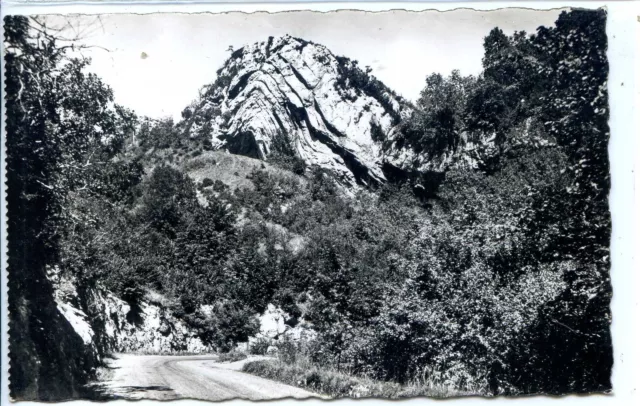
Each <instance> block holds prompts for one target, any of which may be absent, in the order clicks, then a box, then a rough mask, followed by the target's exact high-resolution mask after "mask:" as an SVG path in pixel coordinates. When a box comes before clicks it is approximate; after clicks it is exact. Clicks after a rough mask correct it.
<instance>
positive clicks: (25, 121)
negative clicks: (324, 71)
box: [4, 10, 613, 395]
mask: <svg viewBox="0 0 640 406" xmlns="http://www.w3.org/2000/svg"><path fill="white" fill-rule="evenodd" d="M4 24H5V43H6V49H7V52H6V55H5V67H6V81H5V90H6V109H7V121H6V134H7V137H6V151H7V156H6V164H7V190H8V193H7V205H8V236H9V238H8V243H9V247H8V250H9V251H8V252H9V253H10V255H9V257H8V272H9V295H10V296H9V309H10V314H11V319H10V328H11V331H12V334H11V336H10V345H11V374H12V381H11V385H12V386H11V390H12V393H18V394H19V393H23V392H25V391H28V390H29V387H30V385H31V384H30V382H31V381H32V380H33V376H32V375H33V374H36V375H39V376H41V377H44V376H49V377H54V376H55V375H59V376H58V377H56V378H55V379H57V381H56V382H58V384H57V385H59V382H60V380H65V379H66V381H65V382H82V381H83V380H86V376H85V375H84V374H83V373H80V372H78V371H88V370H91V368H93V367H94V366H95V364H96V361H95V360H92V358H91V356H90V355H88V354H77V353H75V350H74V348H77V346H78V344H77V343H74V342H68V343H67V341H64V340H63V341H61V342H60V343H61V344H59V345H57V346H56V348H57V349H56V350H52V349H50V346H51V343H52V342H53V341H55V340H57V338H56V337H58V335H69V334H70V333H69V332H68V327H65V325H64V321H63V320H60V316H59V315H58V316H56V315H55V314H54V313H55V311H54V306H53V305H52V303H53V302H52V299H51V295H52V288H51V286H50V284H49V283H48V281H47V278H46V274H47V269H49V268H51V267H57V268H59V269H60V270H61V272H63V273H65V274H67V275H69V277H71V278H73V279H74V280H76V281H77V283H78V286H80V287H82V289H90V288H91V287H94V286H101V287H104V288H105V289H108V290H109V291H111V292H113V293H114V294H115V295H117V296H118V297H120V298H122V299H123V300H125V301H126V302H128V303H130V304H131V305H132V309H135V305H136V304H137V303H140V301H142V300H145V298H146V297H148V295H149V294H150V292H153V293H155V294H157V295H160V296H161V297H163V298H164V301H163V305H164V306H166V307H167V309H169V310H170V312H171V313H172V314H173V315H175V317H177V318H180V319H182V320H184V321H185V322H186V323H187V324H188V325H190V326H191V327H193V328H194V329H197V331H198V332H199V335H200V337H201V338H202V339H203V340H204V341H206V342H207V343H210V344H211V345H213V346H214V347H215V348H217V349H218V351H220V352H229V351H233V350H234V348H235V347H236V346H237V344H238V343H241V342H246V341H247V340H248V339H249V337H251V336H253V335H255V334H256V333H257V331H258V328H259V323H258V319H257V315H259V314H260V313H262V312H264V311H265V309H266V308H267V306H268V305H269V304H273V305H275V306H277V307H279V308H281V309H283V310H284V311H285V312H287V314H288V315H289V316H290V317H289V318H288V320H287V323H288V324H289V325H290V326H291V327H292V328H293V327H296V326H299V325H304V326H307V327H309V326H310V327H309V328H311V329H312V330H313V332H314V334H313V335H312V336H310V338H308V339H305V340H297V341H296V340H293V341H292V340H286V339H282V340H281V341H280V342H278V343H276V347H278V348H279V356H280V359H281V361H282V362H283V363H284V364H289V365H294V364H296V363H299V362H301V360H304V362H306V363H308V364H309V365H314V366H319V367H327V368H331V369H333V370H337V371H343V372H345V373H348V374H351V375H354V376H362V377H366V378H369V379H373V380H376V381H383V382H394V383H398V384H401V385H404V384H409V383H412V382H416V380H419V379H421V378H422V379H425V377H428V379H429V380H430V381H431V382H440V383H446V384H447V385H449V386H452V387H455V388H457V389H459V390H460V391H462V392H464V391H468V392H477V393H481V394H485V395H503V394H504V395H520V394H534V393H557V394H559V393H566V392H579V393H585V392H593V391H607V390H610V389H611V383H610V373H611V366H612V363H613V357H612V350H611V337H610V333H609V325H610V322H611V315H610V311H609V302H610V299H611V286H610V281H609V268H610V258H609V239H610V229H611V220H610V214H609V209H608V202H607V199H608V193H609V185H610V178H609V161H608V155H607V145H608V141H609V126H608V119H609V106H608V98H607V76H608V62H607V56H606V50H607V37H606V33H605V24H606V12H605V11H602V10H597V11H594V10H572V11H570V12H562V14H561V15H560V16H559V18H558V20H557V22H556V24H555V26H553V27H540V28H539V29H538V30H537V32H535V33H525V32H515V33H512V34H508V33H504V32H502V31H501V30H500V29H498V28H496V29H493V30H492V31H491V32H489V33H487V35H486V37H485V38H484V57H483V60H482V65H483V71H482V73H481V74H479V75H477V76H463V75H461V74H460V72H458V71H453V72H451V74H450V75H448V76H445V75H441V74H431V75H429V76H427V77H426V79H425V86H424V89H423V90H422V91H421V95H420V98H419V99H418V100H417V101H415V110H414V111H413V113H412V114H411V115H410V116H409V117H406V118H401V117H398V118H397V119H398V125H397V128H398V131H397V133H396V134H395V135H394V136H393V137H389V136H387V135H386V134H380V133H379V134H377V137H379V138H380V139H381V140H382V142H383V144H384V146H385V148H387V149H393V148H406V149H410V150H411V151H413V153H414V154H415V155H416V156H418V157H420V159H421V160H423V161H424V160H426V161H428V160H431V159H441V158H442V157H443V156H446V157H450V158H449V159H450V162H452V164H450V165H449V166H448V167H447V168H445V169H444V170H442V171H440V172H438V173H432V174H431V175H434V176H435V175H437V176H435V178H436V179H438V180H437V181H436V182H431V183H428V184H425V185H416V178H415V177H411V176H409V175H407V176H406V177H405V178H402V177H399V178H396V179H394V181H393V182H388V183H386V184H383V185H380V186H371V187H368V188H357V189H348V188H345V187H344V186H343V185H342V184H341V183H340V182H339V181H338V180H337V179H335V178H334V176H333V174H332V173H331V172H329V171H326V170H322V169H320V168H315V167H307V166H305V163H304V161H302V160H301V159H300V158H299V157H297V156H295V153H294V150H293V148H292V147H291V143H292V140H291V139H290V137H289V135H288V134H285V133H282V134H280V135H279V138H278V140H277V141H276V142H275V145H276V148H275V149H274V152H273V153H272V154H271V155H270V156H268V157H267V158H266V160H265V161H264V162H263V163H262V164H261V167H259V168H254V169H252V170H250V171H248V173H247V174H246V176H244V180H243V181H242V182H239V183H238V184H237V185H235V184H233V182H231V183H230V182H224V181H222V180H220V179H213V178H211V177H204V178H200V179H198V178H197V177H194V176H192V174H193V173H194V171H197V170H200V169H203V168H206V167H208V166H211V165H216V161H217V160H218V161H219V160H220V157H221V156H222V154H221V153H219V152H218V151H213V150H212V148H211V146H210V142H209V139H208V134H206V132H204V133H203V134H202V136H200V137H186V136H185V135H184V127H183V126H182V125H181V123H174V122H173V121H172V120H171V119H159V120H157V119H149V118H146V117H139V116H137V115H136V114H135V112H133V111H130V110H128V109H126V108H124V107H122V106H120V105H119V104H117V101H116V100H114V95H113V92H112V90H111V89H110V88H109V86H108V85H106V84H105V83H104V82H103V81H102V80H101V79H100V78H99V77H97V76H95V75H94V74H90V73H87V72H86V69H85V68H86V66H87V65H88V64H90V60H88V59H83V58H79V57H76V56H71V55H70V52H69V47H68V46H67V45H65V44H64V43H61V41H60V40H59V38H57V37H56V35H55V33H53V34H52V33H50V32H47V31H46V30H44V29H42V28H43V27H41V26H40V25H38V24H37V21H35V22H34V20H33V19H27V18H25V17H21V16H9V17H7V18H6V19H5V21H4ZM343 69H344V71H345V75H356V76H358V75H362V74H363V72H362V71H361V70H359V68H350V69H347V68H343ZM376 83H377V82H376ZM469 146H473V147H474V148H473V151H474V154H476V155H475V156H474V158H475V159H476V161H477V162H479V163H480V164H479V165H477V166H475V167H470V166H466V165H464V164H458V163H459V162H462V161H463V160H464V157H465V151H466V150H468V147H469ZM416 170H418V169H417V168H416ZM425 188H427V189H428V190H427V192H426V193H424V192H419V190H423V189H425ZM203 306H206V307H207V308H209V309H212V310H211V311H209V312H203V311H202V309H203ZM34 320H40V323H43V322H44V323H45V324H48V325H47V328H48V329H49V330H51V331H55V332H56V333H55V334H53V333H46V332H41V331H39V330H38V325H35V324H34V323H36V322H35V321H34ZM56 334H58V335H56ZM254 347H255V348H253V349H252V351H254V352H256V353H264V352H265V351H266V348H263V347H261V346H260V345H255V346H254ZM37 362H39V364H37ZM61 362H65V363H66V364H67V365H68V366H69V369H70V370H69V372H60V369H59V368H58V366H59V363H61ZM30 368H32V369H33V370H35V371H36V372H33V371H32V370H30ZM52 379H53V378H52ZM42 380H43V381H44V379H42ZM51 390H53V389H51ZM56 391H60V388H59V387H57V388H56Z"/></svg>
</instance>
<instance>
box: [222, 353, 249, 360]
mask: <svg viewBox="0 0 640 406" xmlns="http://www.w3.org/2000/svg"><path fill="white" fill-rule="evenodd" d="M246 358H247V354H245V353H243V352H240V351H230V352H227V353H222V354H220V355H218V361H219V362H236V361H241V360H243V359H246Z"/></svg>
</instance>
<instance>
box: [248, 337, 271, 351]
mask: <svg viewBox="0 0 640 406" xmlns="http://www.w3.org/2000/svg"><path fill="white" fill-rule="evenodd" d="M270 346H271V340H269V339H268V338H265V337H260V338H257V339H256V340H254V341H253V342H252V343H251V344H249V354H254V355H266V354H267V350H268V349H269V347H270Z"/></svg>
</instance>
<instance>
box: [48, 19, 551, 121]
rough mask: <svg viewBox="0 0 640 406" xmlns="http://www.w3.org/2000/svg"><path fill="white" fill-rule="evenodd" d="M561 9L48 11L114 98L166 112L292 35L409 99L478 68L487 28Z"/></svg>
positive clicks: (519, 26)
mask: <svg viewBox="0 0 640 406" xmlns="http://www.w3.org/2000/svg"><path fill="white" fill-rule="evenodd" d="M559 13H560V11H559V10H550V11H538V10H525V9H518V10H514V9H509V10H494V11H473V10H454V11H447V12H438V11H426V12H410V11H391V12H382V13H371V12H363V11H337V12H327V13H321V12H310V11H296V12H284V13H265V12H261V13H251V14H247V13H222V14H178V13H173V14H169V13H166V14H108V15H100V16H99V17H96V16H80V17H75V18H69V17H68V16H67V17H64V18H63V17H47V18H48V24H51V25H53V26H62V25H63V24H65V25H67V26H68V27H70V28H66V29H65V32H66V35H68V36H76V34H80V36H81V37H82V38H81V40H80V42H81V43H83V44H85V45H88V46H91V48H87V49H83V50H82V54H83V55H85V56H87V57H90V58H91V59H92V63H91V66H90V68H89V70H90V71H92V72H95V73H96V74H98V75H99V76H100V77H101V78H102V79H103V81H104V82H105V83H107V84H108V85H110V86H111V88H112V89H113V91H114V95H115V99H116V102H117V103H119V104H121V105H124V106H125V107H128V108H131V109H133V110H134V111H135V112H136V113H137V114H138V115H140V116H149V117H154V118H160V117H174V118H175V119H178V118H179V117H180V112H181V111H182V110H183V109H184V108H185V107H186V106H187V105H188V104H189V103H190V102H191V101H192V100H194V99H195V98H197V96H198V90H199V89H200V88H201V87H202V86H203V85H205V84H208V83H211V82H213V81H214V80H215V79H216V71H217V70H218V68H220V67H221V66H222V64H223V63H224V61H225V60H226V59H227V58H228V57H229V55H230V52H229V51H228V49H229V46H232V47H233V48H234V49H237V48H240V47H242V46H244V45H247V44H251V43H254V42H259V41H264V40H266V39H267V38H268V37H269V36H279V35H284V34H290V35H292V36H295V37H300V38H304V39H306V40H310V41H313V42H316V43H319V44H323V45H325V46H327V47H328V48H329V49H330V50H331V51H332V52H333V53H334V54H336V55H344V56H347V57H349V58H351V59H356V60H358V61H359V63H360V66H361V67H364V66H367V65H368V66H371V68H372V69H373V74H374V75H375V76H376V77H378V79H380V80H382V82H384V83H385V84H386V85H387V86H389V87H390V88H391V89H393V90H395V91H396V92H398V93H399V94H401V95H402V96H404V97H405V98H407V99H410V100H415V99H417V97H418V95H419V93H420V90H421V89H422V88H423V87H424V80H425V78H426V77H427V76H428V75H429V74H431V73H434V72H437V73H442V74H444V75H447V74H449V73H450V72H451V71H452V70H453V69H459V70H460V71H461V73H462V74H463V75H470V74H478V73H479V72H480V71H481V69H482V55H483V48H482V41H483V38H484V36H485V35H487V34H488V33H489V31H490V30H491V29H492V28H494V27H496V26H497V27H500V28H501V29H503V30H504V31H505V32H506V33H508V34H510V33H513V32H514V31H520V30H524V31H527V32H529V33H533V32H535V30H536V28H537V27H539V26H541V25H545V26H551V25H553V23H554V22H555V20H556V19H557V17H558V14H559Z"/></svg>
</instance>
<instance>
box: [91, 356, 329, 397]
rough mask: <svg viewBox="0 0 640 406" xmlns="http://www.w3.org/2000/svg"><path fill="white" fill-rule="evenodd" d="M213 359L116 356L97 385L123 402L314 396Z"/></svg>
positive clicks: (239, 363)
mask: <svg viewBox="0 0 640 406" xmlns="http://www.w3.org/2000/svg"><path fill="white" fill-rule="evenodd" d="M216 358H217V357H216V356H159V355H130V354H119V355H116V359H115V360H111V361H110V365H109V368H107V369H106V371H107V372H106V373H105V374H103V376H102V378H101V382H100V383H99V386H101V387H102V389H103V390H104V392H105V394H107V395H110V396H116V397H120V398H126V399H159V400H170V399H180V398H192V399H204V400H225V399H233V398H243V399H250V400H263V399H281V398H287V397H294V398H298V399H304V398H308V397H317V396H318V395H317V394H314V393H311V392H307V391H305V390H303V389H300V388H295V387H293V386H289V385H285V384H282V383H278V382H274V381H270V380H268V379H264V378H260V377H257V376H253V375H250V374H245V373H243V372H241V371H240V369H241V368H242V365H243V364H244V362H246V361H238V362H234V363H217V362H216Z"/></svg>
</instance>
